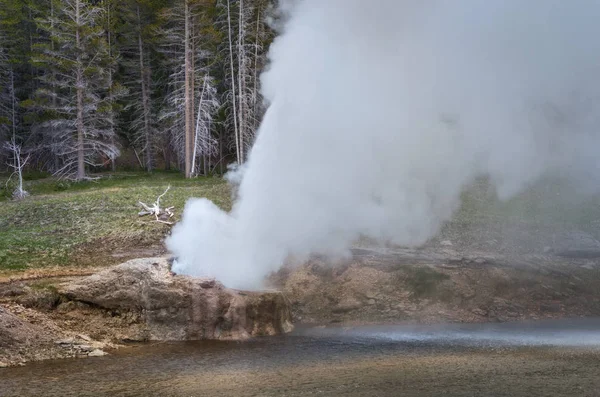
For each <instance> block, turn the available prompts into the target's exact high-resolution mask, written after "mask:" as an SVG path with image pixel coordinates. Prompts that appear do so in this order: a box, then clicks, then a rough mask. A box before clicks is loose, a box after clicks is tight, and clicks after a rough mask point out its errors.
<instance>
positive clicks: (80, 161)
mask: <svg viewBox="0 0 600 397" xmlns="http://www.w3.org/2000/svg"><path fill="white" fill-rule="evenodd" d="M80 5H81V1H80V0H76V4H75V7H76V10H75V13H76V14H75V16H76V21H75V22H76V24H77V29H76V32H75V42H76V45H77V49H78V50H79V53H80V54H81V31H80V30H81V29H80V27H79V26H80V18H81V14H80ZM75 85H76V87H77V88H76V89H77V180H82V179H84V178H85V157H84V146H83V137H84V124H83V89H84V81H83V61H82V59H81V55H77V80H76V84H75Z"/></svg>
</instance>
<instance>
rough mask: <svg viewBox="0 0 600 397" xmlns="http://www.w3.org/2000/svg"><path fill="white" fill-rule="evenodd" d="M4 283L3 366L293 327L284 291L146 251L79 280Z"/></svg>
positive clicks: (0, 310)
mask: <svg viewBox="0 0 600 397" xmlns="http://www.w3.org/2000/svg"><path fill="white" fill-rule="evenodd" d="M45 283H46V284H40V283H39V281H38V283H37V284H33V285H28V284H26V283H19V282H17V283H9V284H4V285H2V286H0V296H1V297H2V298H1V306H0V366H8V365H16V364H21V363H24V362H27V361H36V360H42V359H47V358H62V357H72V356H94V355H102V354H105V352H104V350H106V349H110V348H115V347H118V346H119V345H121V344H123V343H127V342H145V341H181V340H203V339H216V340H244V339H248V338H250V337H255V336H268V335H278V334H282V333H285V332H289V331H290V330H291V329H292V324H291V316H290V311H289V308H288V304H287V301H286V299H285V298H284V296H283V295H282V294H281V293H279V292H243V291H235V290H231V289H228V288H225V287H224V286H223V285H222V284H220V283H219V282H218V281H216V280H212V279H200V278H192V277H185V276H177V275H174V274H172V273H171V272H170V270H169V264H168V263H167V260H166V259H164V258H152V259H138V260H132V261H129V262H126V263H124V264H122V265H120V266H117V267H113V268H109V269H106V270H103V271H101V272H99V273H97V274H95V275H92V276H89V277H85V278H79V279H74V280H45Z"/></svg>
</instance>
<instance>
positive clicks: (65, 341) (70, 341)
mask: <svg viewBox="0 0 600 397" xmlns="http://www.w3.org/2000/svg"><path fill="white" fill-rule="evenodd" d="M73 342H74V340H73V338H67V339H60V340H57V341H55V342H54V344H55V345H72V344H73Z"/></svg>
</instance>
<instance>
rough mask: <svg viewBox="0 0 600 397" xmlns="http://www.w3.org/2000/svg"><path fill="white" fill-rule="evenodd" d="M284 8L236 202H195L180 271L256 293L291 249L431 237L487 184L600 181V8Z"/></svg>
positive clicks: (509, 0)
mask: <svg viewBox="0 0 600 397" xmlns="http://www.w3.org/2000/svg"><path fill="white" fill-rule="evenodd" d="M280 7H281V8H282V10H283V11H284V12H285V13H287V15H286V18H285V23H284V26H283V27H282V29H281V32H280V36H279V37H278V38H277V39H276V41H275V42H274V43H273V45H272V47H271V50H270V62H271V63H270V67H269V69H268V70H267V72H266V73H264V75H263V77H262V82H263V94H264V96H265V98H266V101H267V103H268V104H269V108H268V111H267V114H266V116H265V119H264V121H263V124H262V126H261V128H260V131H259V134H258V137H257V140H256V143H255V146H254V148H253V150H252V152H251V154H250V158H249V161H248V163H247V165H246V167H245V170H244V173H243V178H242V181H241V184H240V186H239V191H238V199H237V200H236V202H235V204H234V208H233V210H232V211H231V213H225V212H223V211H221V210H220V209H218V208H217V207H216V206H215V205H214V204H212V203H211V202H209V201H207V200H191V201H190V202H189V203H188V204H187V206H186V209H185V214H184V217H183V221H182V222H181V223H180V224H179V225H177V226H176V227H175V229H174V230H173V234H172V237H170V238H169V240H168V242H167V243H168V247H169V249H170V250H171V251H172V252H173V253H174V254H175V255H176V256H177V257H178V258H179V262H178V264H177V266H176V268H175V270H176V271H177V272H181V273H186V274H191V275H202V276H214V277H217V278H219V279H220V280H221V281H223V282H224V283H225V284H227V285H228V286H230V287H237V288H253V287H258V286H260V284H261V281H262V280H263V278H264V276H265V275H267V274H268V273H269V272H271V271H273V270H276V269H278V268H279V267H280V266H281V265H282V263H283V262H284V261H285V260H286V258H287V257H288V256H294V257H296V258H298V257H300V258H302V257H304V256H306V255H309V254H311V253H320V254H325V255H331V256H339V255H344V254H345V253H346V252H347V250H348V248H349V246H350V244H351V243H352V242H353V241H355V240H356V239H357V238H359V237H360V236H362V235H366V236H370V237H373V238H376V239H379V240H382V241H389V242H392V243H396V244H403V245H415V244H420V243H423V242H425V241H426V240H427V239H428V238H429V237H431V236H432V235H433V234H435V233H436V232H437V231H438V228H439V227H440V225H441V223H442V222H444V221H445V220H447V219H448V218H449V217H450V216H451V215H452V213H453V211H454V210H455V209H456V208H457V206H458V204H459V195H460V192H461V190H462V189H463V187H464V186H465V184H467V183H469V182H470V181H472V180H473V178H475V177H477V176H480V175H489V177H490V178H491V180H492V181H494V183H495V185H496V188H497V192H498V194H499V196H500V197H501V198H508V197H510V196H511V195H513V194H515V193H517V192H518V191H519V190H520V189H522V188H523V187H524V186H525V185H527V184H528V183H531V182H533V181H535V180H536V179H537V178H538V177H540V176H541V175H542V174H544V173H560V174H561V175H566V174H568V175H573V176H578V177H580V178H582V179H585V180H586V181H587V183H588V185H590V184H592V183H594V182H597V181H598V179H599V178H598V175H600V166H599V164H600V162H599V161H598V159H597V151H598V148H599V146H598V144H599V143H600V139H599V133H598V127H599V125H600V124H599V122H598V121H599V116H600V40H598V37H600V36H599V34H600V25H598V23H597V16H598V15H600V2H598V1H585V0H579V1H578V0H575V1H563V0H531V1H523V0H461V1H436V0H428V1H408V0H380V1H376V2H368V1H363V0H297V1H284V2H283V3H282V4H281V5H280ZM592 177H593V178H594V181H591V180H590V178H592Z"/></svg>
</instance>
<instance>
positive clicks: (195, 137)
mask: <svg viewBox="0 0 600 397" xmlns="http://www.w3.org/2000/svg"><path fill="white" fill-rule="evenodd" d="M205 89H206V77H205V79H204V83H203V85H202V92H201V93H200V102H199V103H198V115H197V117H196V131H195V133H194V150H193V155H192V173H194V172H195V168H196V155H197V153H196V148H197V146H198V130H199V129H200V112H201V110H202V98H204V90H205Z"/></svg>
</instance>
